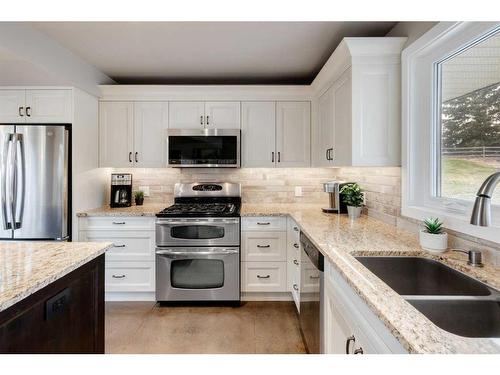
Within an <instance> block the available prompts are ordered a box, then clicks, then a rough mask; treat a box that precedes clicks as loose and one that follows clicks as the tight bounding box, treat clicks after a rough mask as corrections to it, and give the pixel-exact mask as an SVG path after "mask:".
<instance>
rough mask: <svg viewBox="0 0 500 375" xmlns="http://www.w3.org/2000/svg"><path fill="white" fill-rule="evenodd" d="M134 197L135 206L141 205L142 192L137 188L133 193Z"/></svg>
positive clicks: (142, 200)
mask: <svg viewBox="0 0 500 375" xmlns="http://www.w3.org/2000/svg"><path fill="white" fill-rule="evenodd" d="M134 198H135V204H136V206H142V204H143V203H144V192H143V191H141V190H137V191H136V192H135V193H134Z"/></svg>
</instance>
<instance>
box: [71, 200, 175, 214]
mask: <svg viewBox="0 0 500 375" xmlns="http://www.w3.org/2000/svg"><path fill="white" fill-rule="evenodd" d="M167 206H170V204H165V203H147V204H144V205H142V206H135V205H132V206H130V207H119V208H111V207H109V206H103V207H99V208H94V209H91V210H87V211H85V212H78V213H77V214H76V216H78V217H87V216H151V217H152V216H155V215H156V213H157V212H160V211H161V210H163V209H164V208H165V207H167Z"/></svg>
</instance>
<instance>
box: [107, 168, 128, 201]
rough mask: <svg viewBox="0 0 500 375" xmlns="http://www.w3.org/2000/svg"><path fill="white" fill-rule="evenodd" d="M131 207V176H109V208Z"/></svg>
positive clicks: (114, 174) (125, 174)
mask: <svg viewBox="0 0 500 375" xmlns="http://www.w3.org/2000/svg"><path fill="white" fill-rule="evenodd" d="M131 205H132V174H130V173H112V174H111V199H110V206H111V207H130V206H131Z"/></svg>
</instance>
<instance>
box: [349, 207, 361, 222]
mask: <svg viewBox="0 0 500 375" xmlns="http://www.w3.org/2000/svg"><path fill="white" fill-rule="evenodd" d="M361 209H362V207H354V206H347V214H348V215H349V219H351V220H355V219H357V218H358V217H360V216H361Z"/></svg>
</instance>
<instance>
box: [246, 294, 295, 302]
mask: <svg viewBox="0 0 500 375" xmlns="http://www.w3.org/2000/svg"><path fill="white" fill-rule="evenodd" d="M241 300H242V301H293V299H292V294H291V293H290V292H242V293H241Z"/></svg>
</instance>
